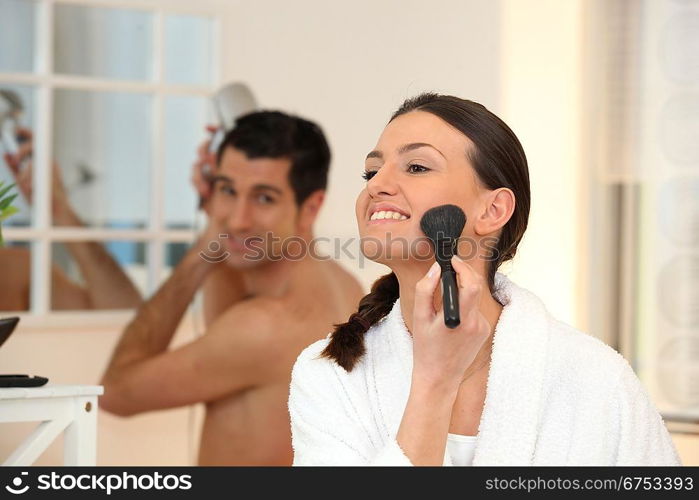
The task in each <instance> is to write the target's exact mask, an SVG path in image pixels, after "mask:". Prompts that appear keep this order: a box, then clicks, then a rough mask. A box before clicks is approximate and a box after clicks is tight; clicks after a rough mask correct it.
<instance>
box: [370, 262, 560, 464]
mask: <svg viewBox="0 0 699 500" xmlns="http://www.w3.org/2000/svg"><path fill="white" fill-rule="evenodd" d="M494 297H495V298H496V300H498V302H500V303H501V304H502V305H503V309H502V312H501V314H500V318H499V320H498V323H497V325H496V327H495V334H494V336H493V350H492V357H491V363H490V369H489V372H488V382H487V390H486V397H485V406H484V408H483V413H482V415H481V421H480V424H479V428H478V436H477V437H478V440H477V444H476V451H475V456H474V459H473V465H479V464H486V463H491V464H492V463H497V464H501V465H521V464H526V463H531V462H532V457H533V454H534V449H535V445H536V437H537V429H538V423H539V412H540V409H541V402H542V401H541V400H542V397H543V394H542V392H543V382H544V368H545V366H544V362H545V356H546V349H547V343H548V335H549V318H550V316H549V314H548V312H547V311H546V308H545V307H544V305H543V303H542V302H541V300H540V299H538V298H537V297H536V296H535V295H533V294H532V293H531V292H529V291H528V290H525V289H523V288H520V287H518V286H517V285H515V284H514V283H513V282H512V281H510V280H509V279H508V278H507V277H506V276H505V275H503V274H501V273H496V275H495V293H494ZM377 327H378V328H379V330H380V331H379V332H377V333H379V335H380V336H382V337H383V336H384V335H385V336H386V337H384V340H387V341H388V342H387V345H386V347H387V349H388V350H389V352H388V353H384V354H388V356H382V355H380V354H381V353H377V354H379V355H380V356H379V359H377V360H376V362H377V363H376V365H375V366H374V370H375V371H380V372H383V374H384V375H385V376H379V377H376V384H377V387H376V389H377V393H378V396H379V399H380V400H381V405H382V406H383V407H384V408H385V409H386V413H385V414H384V415H383V420H384V425H385V426H386V429H387V430H389V432H391V433H394V435H395V432H397V430H398V426H399V425H400V421H401V419H402V416H403V411H404V410H405V405H406V403H407V398H408V394H409V392H410V380H411V374H412V364H413V357H412V349H413V345H412V337H411V336H410V333H409V332H408V329H407V328H406V326H405V321H404V320H403V316H402V314H401V309H400V299H398V300H396V302H395V304H394V305H393V308H392V309H391V312H390V313H389V314H388V315H387V316H386V317H385V318H384V320H383V321H381V322H380V323H379V324H378V325H377ZM377 340H378V339H377ZM444 464H445V465H451V459H450V457H449V455H448V453H446V452H445V459H444Z"/></svg>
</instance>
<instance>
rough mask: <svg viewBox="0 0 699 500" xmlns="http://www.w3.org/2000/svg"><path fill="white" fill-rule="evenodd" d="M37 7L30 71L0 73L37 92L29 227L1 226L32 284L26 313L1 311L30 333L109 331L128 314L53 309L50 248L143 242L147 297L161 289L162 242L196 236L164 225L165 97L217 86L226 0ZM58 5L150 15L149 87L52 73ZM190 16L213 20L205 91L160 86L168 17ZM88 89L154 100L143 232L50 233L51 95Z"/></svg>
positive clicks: (61, 1) (66, 1)
mask: <svg viewBox="0 0 699 500" xmlns="http://www.w3.org/2000/svg"><path fill="white" fill-rule="evenodd" d="M27 1H31V2H33V3H34V4H35V5H36V8H37V13H36V19H35V21H36V22H35V30H36V32H35V44H36V49H35V54H34V58H35V61H34V63H35V64H34V70H33V72H32V73H8V72H0V84H17V85H27V86H31V87H33V88H34V91H35V96H36V98H35V109H34V113H35V117H36V123H35V127H34V132H35V133H34V142H35V155H34V177H33V179H32V187H33V192H34V193H35V196H34V201H33V204H32V211H33V216H32V223H31V226H30V227H28V228H16V227H6V228H4V229H3V234H4V236H5V240H6V241H30V242H31V243H32V252H31V255H32V257H31V279H30V290H31V291H30V309H29V311H28V312H27V311H17V312H10V313H7V312H3V315H4V316H7V315H10V314H14V315H17V316H20V317H21V318H22V325H24V326H26V327H29V328H34V327H36V328H48V327H59V328H60V327H72V326H77V325H80V326H109V325H115V324H122V323H123V322H124V321H126V320H127V319H128V318H129V317H130V316H131V315H132V314H133V311H132V310H121V311H66V312H57V311H52V310H51V307H50V305H51V296H50V295H51V293H50V291H51V282H50V278H51V274H50V271H51V244H52V243H53V242H58V241H60V242H64V241H97V242H102V243H104V242H106V241H118V240H121V241H123V240H128V241H135V242H144V243H146V244H147V258H146V266H147V269H148V291H147V294H148V295H151V294H152V293H153V292H154V291H155V290H156V289H157V287H158V286H159V285H160V282H161V278H162V276H163V270H164V265H163V264H164V249H165V245H166V244H168V243H177V242H191V241H192V238H193V236H194V230H188V229H180V230H168V229H165V227H164V213H163V207H164V196H163V189H162V186H163V184H162V182H161V181H162V179H163V175H164V171H165V165H164V139H163V129H164V119H165V116H164V100H165V97H166V96H168V95H179V96H197V97H209V96H211V94H212V93H213V92H214V90H215V89H216V88H218V86H219V85H220V77H221V73H222V71H221V68H222V59H221V50H220V47H221V43H222V39H221V21H222V19H223V18H224V16H225V12H226V7H230V5H226V2H225V1H224V0H198V1H197V2H191V1H187V0H27ZM56 5H80V6H85V7H93V8H94V7H97V8H118V9H129V10H140V11H147V12H151V13H152V14H153V53H152V65H153V68H152V70H153V71H152V78H151V81H125V80H116V79H115V80H112V79H107V78H94V77H86V76H75V75H65V74H60V73H56V72H54V64H53V46H52V43H53V35H54V33H53V27H54V13H55V8H56ZM172 14H176V15H192V16H201V17H208V18H210V19H211V21H212V40H211V41H212V48H211V49H212V51H213V54H212V61H213V68H212V75H211V85H175V84H168V83H166V82H165V80H164V59H165V57H164V56H165V47H164V43H165V35H164V23H165V16H166V15H172ZM57 89H61V90H65V89H69V90H86V91H110V92H133V93H141V94H143V93H147V94H150V95H151V98H152V112H153V117H154V119H153V120H152V122H151V123H152V128H153V130H152V137H153V153H152V154H153V157H152V166H153V168H152V172H151V178H150V181H151V182H150V184H151V186H150V199H151V200H152V202H151V207H150V211H151V212H150V216H149V222H148V227H147V229H132V230H120V229H102V228H91V227H75V228H67V227H53V226H52V225H51V212H50V202H49V196H50V194H51V193H50V191H49V186H50V185H51V169H50V165H51V160H52V157H53V151H52V147H51V145H52V144H53V140H52V139H53V136H52V134H53V130H52V123H53V99H54V93H55V90H57Z"/></svg>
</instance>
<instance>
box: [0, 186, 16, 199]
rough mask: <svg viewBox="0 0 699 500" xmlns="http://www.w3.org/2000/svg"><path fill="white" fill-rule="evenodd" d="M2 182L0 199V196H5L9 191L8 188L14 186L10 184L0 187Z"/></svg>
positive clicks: (0, 197)
mask: <svg viewBox="0 0 699 500" xmlns="http://www.w3.org/2000/svg"><path fill="white" fill-rule="evenodd" d="M2 184H3V183H2V182H0V201H1V200H2V197H3V196H5V195H6V194H7V193H8V192H9V191H10V189H12V188H13V187H15V185H14V184H10V185H9V186H7V187H6V188H3V187H2Z"/></svg>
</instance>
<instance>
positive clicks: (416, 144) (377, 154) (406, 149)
mask: <svg viewBox="0 0 699 500" xmlns="http://www.w3.org/2000/svg"><path fill="white" fill-rule="evenodd" d="M419 148H432V149H434V150H435V151H437V152H438V153H439V154H440V155H441V156H442V158H444V159H445V160H446V159H447V157H446V156H444V154H443V153H442V152H441V151H440V150H439V149H437V148H435V147H434V146H433V145H432V144H427V143H426V142H411V143H410V144H405V145H403V146H401V147H399V148H398V154H405V153H407V152H409V151H412V150H414V149H419ZM369 158H378V159H379V160H383V153H382V152H381V151H379V150H377V149H375V150H374V151H372V152H371V153H369V154H368V155H366V159H367V160H368V159H369Z"/></svg>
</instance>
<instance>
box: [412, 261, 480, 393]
mask: <svg viewBox="0 0 699 500" xmlns="http://www.w3.org/2000/svg"><path fill="white" fill-rule="evenodd" d="M451 263H452V266H453V267H454V270H455V271H456V273H457V283H458V289H459V311H460V315H461V323H460V324H459V326H457V327H456V328H454V329H450V328H447V327H446V326H445V325H444V313H443V311H442V308H441V306H440V308H439V310H438V311H435V305H434V304H435V290H436V289H437V286H438V284H439V282H440V271H441V270H440V268H439V265H438V264H437V263H436V262H435V263H434V265H433V266H432V267H431V268H430V270H429V272H428V273H427V274H426V275H425V276H424V277H423V278H422V279H421V280H420V281H418V282H417V284H416V286H415V305H414V309H413V330H414V331H413V384H416V383H424V384H427V386H428V387H430V388H435V389H444V390H446V391H448V392H449V393H451V392H452V391H453V394H454V396H455V395H456V391H458V388H459V384H460V383H461V381H462V380H463V378H464V375H465V372H466V370H467V369H468V367H469V366H470V365H471V363H473V360H474V359H475V358H476V355H477V354H478V352H479V351H480V350H481V348H482V347H483V344H484V343H485V341H486V339H487V338H488V337H489V336H490V333H491V326H490V324H489V323H488V321H487V320H486V318H485V316H483V314H482V313H481V311H480V303H481V297H482V294H483V291H484V290H487V289H488V287H487V284H486V283H485V280H484V279H483V278H482V277H481V276H480V275H479V274H478V273H477V272H476V271H475V270H474V269H473V268H472V267H471V266H470V265H469V264H467V263H466V262H464V261H463V260H461V259H460V258H459V257H457V256H454V257H453V258H452V260H451Z"/></svg>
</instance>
